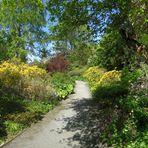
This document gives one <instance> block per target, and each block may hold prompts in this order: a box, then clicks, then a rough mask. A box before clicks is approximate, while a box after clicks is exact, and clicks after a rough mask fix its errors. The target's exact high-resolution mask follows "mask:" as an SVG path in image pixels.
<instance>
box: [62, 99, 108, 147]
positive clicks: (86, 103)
mask: <svg viewBox="0 0 148 148" xmlns="http://www.w3.org/2000/svg"><path fill="white" fill-rule="evenodd" d="M76 100H77V101H75V102H73V103H71V105H72V107H71V108H73V110H74V111H75V112H76V115H75V116H72V117H67V118H64V120H65V121H66V122H67V125H66V126H65V127H64V129H63V130H66V131H68V132H69V131H71V132H76V133H75V134H74V135H73V137H71V138H69V139H68V145H69V146H70V145H72V143H73V141H77V142H78V143H79V144H80V147H81V148H106V147H107V146H106V145H103V144H100V142H99V137H100V136H101V133H102V131H103V130H104V127H105V124H104V123H105V122H106V121H105V119H106V118H104V115H103V110H101V109H100V108H101V107H99V105H98V104H97V102H95V101H93V100H92V99H88V98H87V99H86V98H82V99H81V100H79V101H78V99H76ZM76 147H77V146H76Z"/></svg>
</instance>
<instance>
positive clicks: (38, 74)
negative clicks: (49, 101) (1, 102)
mask: <svg viewBox="0 0 148 148" xmlns="http://www.w3.org/2000/svg"><path fill="white" fill-rule="evenodd" d="M46 77H49V76H48V75H47V72H46V71H45V70H44V69H41V68H38V67H37V66H33V65H28V64H25V63H23V62H20V61H19V60H14V59H13V60H10V61H4V62H3V63H1V64H0V92H1V93H5V94H10V95H12V94H13V95H18V96H22V97H24V98H35V99H43V98H47V97H50V96H51V94H53V89H52V86H51V85H50V84H49V83H47V82H46V81H45V78H46ZM47 88H48V89H47Z"/></svg>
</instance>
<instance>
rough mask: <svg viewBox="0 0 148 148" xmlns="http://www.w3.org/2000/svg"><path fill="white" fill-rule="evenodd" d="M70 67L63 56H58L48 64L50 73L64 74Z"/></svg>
mask: <svg viewBox="0 0 148 148" xmlns="http://www.w3.org/2000/svg"><path fill="white" fill-rule="evenodd" d="M68 67H69V62H68V61H67V60H66V59H65V57H64V56H62V55H60V54H59V55H56V56H55V57H53V58H51V59H50V60H49V62H48V66H47V70H48V72H63V71H65V70H67V69H68Z"/></svg>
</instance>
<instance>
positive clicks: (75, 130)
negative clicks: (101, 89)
mask: <svg viewBox="0 0 148 148" xmlns="http://www.w3.org/2000/svg"><path fill="white" fill-rule="evenodd" d="M98 116H99V115H98V106H97V105H96V103H95V102H93V101H92V99H91V95H90V91H89V88H88V86H87V84H86V83H85V82H82V81H77V82H76V88H75V94H72V95H70V96H69V98H68V99H67V100H65V101H63V102H62V104H61V105H60V106H58V107H56V108H55V109H54V110H53V111H50V112H49V113H48V114H47V115H46V116H45V117H44V118H43V120H42V121H40V122H39V123H36V124H33V125H32V126H31V127H30V128H28V129H27V130H25V131H24V132H23V133H22V134H21V135H19V136H18V137H16V138H15V139H14V140H13V141H11V142H9V143H8V144H6V145H5V146H3V148H99V147H100V148H103V147H104V146H101V145H98V143H99V142H98V141H99V138H98V137H99V133H100V132H99V131H100V130H101V128H100V127H99V119H98Z"/></svg>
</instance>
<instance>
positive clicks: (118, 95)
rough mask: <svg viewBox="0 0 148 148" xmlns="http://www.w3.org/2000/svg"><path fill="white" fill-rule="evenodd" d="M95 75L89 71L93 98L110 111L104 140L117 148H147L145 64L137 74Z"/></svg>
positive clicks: (147, 68)
mask: <svg viewBox="0 0 148 148" xmlns="http://www.w3.org/2000/svg"><path fill="white" fill-rule="evenodd" d="M90 71H91V68H90ZM94 75H95V73H94ZM94 75H93V74H91V73H89V70H88V73H87V75H86V74H85V76H86V77H87V79H88V81H90V83H89V84H90V86H91V88H92V93H93V96H94V97H95V98H96V99H97V101H98V103H100V104H102V103H103V104H104V105H105V106H106V107H109V108H110V109H111V110H110V113H108V116H110V117H109V120H108V127H107V128H106V129H105V131H104V133H103V134H102V138H103V141H104V142H107V143H108V144H109V145H112V146H113V147H117V148H118V147H127V148H137V147H139V148H140V147H142V148H147V146H148V143H147V141H148V125H147V123H148V110H147V108H148V87H147V86H148V66H147V65H145V64H142V65H141V68H140V69H138V70H135V71H130V70H128V68H124V69H123V70H122V71H117V70H112V71H108V72H105V73H104V74H103V75H102V76H99V75H98V77H97V78H95V77H94ZM91 81H92V82H93V83H91ZM103 104H102V105H103ZM104 105H103V106H104ZM105 106H104V107H105ZM104 114H105V113H104Z"/></svg>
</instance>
